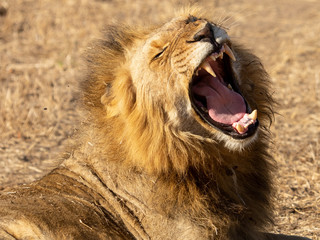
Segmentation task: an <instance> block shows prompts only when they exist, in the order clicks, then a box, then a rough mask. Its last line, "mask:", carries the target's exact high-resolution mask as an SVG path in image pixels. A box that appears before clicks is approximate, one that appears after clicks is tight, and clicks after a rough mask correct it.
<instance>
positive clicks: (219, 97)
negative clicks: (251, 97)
mask: <svg viewBox="0 0 320 240" xmlns="http://www.w3.org/2000/svg"><path fill="white" fill-rule="evenodd" d="M192 90H193V92H194V93H195V94H197V95H200V96H203V97H205V98H206V99H207V108H208V113H209V116H210V117H211V118H212V119H213V120H214V121H216V122H219V123H223V124H233V123H234V122H237V121H239V120H240V119H241V118H242V117H243V116H244V114H245V112H246V105H245V102H244V99H243V98H242V96H241V95H240V94H238V93H236V92H234V91H232V90H230V89H229V88H227V87H226V86H225V85H224V84H222V83H221V81H220V80H219V79H218V77H216V78H215V77H212V76H205V77H204V78H203V79H201V81H200V82H199V83H197V84H196V85H194V86H193V88H192ZM199 104H201V103H199Z"/></svg>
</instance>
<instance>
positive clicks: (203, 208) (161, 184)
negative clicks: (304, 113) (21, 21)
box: [0, 10, 280, 240]
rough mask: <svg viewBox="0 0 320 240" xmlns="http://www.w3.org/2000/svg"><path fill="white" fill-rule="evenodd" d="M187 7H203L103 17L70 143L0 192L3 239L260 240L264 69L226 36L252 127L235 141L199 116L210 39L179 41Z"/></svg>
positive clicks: (265, 217) (268, 165) (188, 27)
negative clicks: (138, 21) (147, 18)
mask: <svg viewBox="0 0 320 240" xmlns="http://www.w3.org/2000/svg"><path fill="white" fill-rule="evenodd" d="M190 15H195V17H197V18H198V19H199V18H200V17H199V16H198V15H196V13H195V12H193V10H192V11H191V12H187V13H183V14H181V15H179V16H178V17H177V18H175V19H174V20H172V21H170V22H168V23H167V24H165V25H161V26H154V27H148V28H143V29H142V28H141V29H138V28H137V27H132V28H130V27H127V26H121V25H116V26H109V27H108V28H107V30H106V32H105V34H104V37H103V38H102V39H101V40H97V41H95V42H94V43H93V44H92V45H91V46H90V47H89V48H88V50H87V52H86V55H87V64H88V70H87V74H86V76H85V77H84V78H83V81H82V82H81V87H80V99H81V101H82V103H83V105H84V107H85V111H86V112H85V114H84V116H85V120H84V121H83V123H82V125H81V126H79V130H78V132H77V134H76V136H75V137H74V139H75V144H74V146H73V147H72V148H71V150H70V152H69V154H68V155H67V157H65V159H64V162H63V163H62V164H61V165H60V166H59V167H58V168H56V169H55V170H54V171H52V172H51V173H50V174H48V175H47V176H45V177H44V178H43V179H41V180H40V181H37V182H34V183H32V184H30V185H25V186H22V187H19V188H14V189H10V190H8V191H7V192H5V193H3V194H1V195H0V207H1V211H0V238H1V239H10V238H9V237H10V236H11V237H12V236H13V237H16V238H19V237H20V238H23V237H26V236H27V235H28V237H30V239H33V238H36V239H51V238H50V237H52V238H57V239H131V238H130V237H129V236H131V237H132V236H134V239H162V240H166V239H168V240H169V239H184V240H191V239H203V240H205V239H223V240H225V239H233V240H235V239H246V240H250V239H251V240H253V239H255V240H256V239H267V238H266V237H267V236H269V235H265V234H262V233H261V231H264V230H265V227H266V226H268V224H269V223H271V222H272V204H271V202H272V183H271V179H272V168H273V160H272V158H271V157H270V155H269V154H268V150H267V149H268V143H269V131H268V127H269V125H270V121H271V119H272V117H273V111H272V103H273V101H272V98H271V95H270V92H269V86H270V82H269V77H268V75H267V73H266V72H265V70H264V68H263V66H262V65H261V63H260V61H259V59H258V58H257V57H255V56H254V55H253V54H251V53H250V52H249V51H247V50H245V49H244V48H242V47H240V46H238V45H236V44H235V43H231V45H232V49H233V51H234V53H235V55H236V57H237V61H236V63H235V64H234V72H235V74H236V76H237V78H238V81H239V83H240V89H241V92H242V94H243V95H244V97H245V98H246V100H247V101H248V103H249V105H250V107H251V108H252V109H257V110H258V113H259V116H258V117H259V121H260V127H259V131H258V134H256V135H255V136H254V137H252V139H249V140H241V141H238V140H235V139H231V138H230V137H227V136H225V135H224V134H223V133H221V132H219V131H218V130H216V129H213V128H212V127H210V126H208V125H207V124H205V123H204V122H203V121H202V120H201V119H200V117H199V116H198V115H197V114H196V113H195V111H194V110H193V108H192V106H191V103H190V99H189V83H190V81H191V77H192V74H193V72H194V70H195V67H196V66H197V65H198V64H199V63H200V62H201V61H202V60H203V58H204V57H205V56H206V54H207V51H208V50H210V46H209V45H206V44H205V43H200V42H198V43H195V44H187V43H186V40H188V39H190V38H192V36H193V35H194V34H195V33H196V32H197V31H198V30H199V29H201V28H202V27H203V26H204V24H205V23H206V20H204V19H200V20H198V21H196V22H197V24H194V23H193V22H192V21H188V19H189V20H190V19H191V20H192V19H193V18H190ZM193 20H194V19H193ZM198 23H199V24H198ZM164 48H165V49H164ZM161 52H163V53H162V54H160V53H161ZM155 56H156V57H155ZM17 226H18V227H17ZM270 236H271V235H270ZM270 236H269V237H270ZM268 239H280V238H276V237H274V238H273V237H272V238H271V237H270V238H268Z"/></svg>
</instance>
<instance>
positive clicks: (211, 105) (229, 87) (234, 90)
mask: <svg viewBox="0 0 320 240" xmlns="http://www.w3.org/2000/svg"><path fill="white" fill-rule="evenodd" d="M236 60H237V59H236V56H235V54H234V53H233V51H232V49H231V46H230V45H229V43H228V42H227V41H225V42H221V43H220V44H219V47H218V49H217V50H216V51H213V52H209V53H208V54H207V55H206V57H205V58H204V60H203V61H202V62H201V63H200V64H199V66H198V67H197V68H196V69H195V71H194V74H193V77H192V80H191V83H190V87H189V95H190V99H191V103H192V106H193V109H194V110H195V112H196V113H197V114H198V115H200V117H201V118H202V120H204V122H205V123H206V124H209V125H210V126H211V127H213V128H215V129H218V130H219V131H221V132H223V133H224V134H227V135H229V136H231V137H232V138H234V139H245V138H248V137H251V136H252V135H254V134H255V133H256V130H257V128H258V125H259V121H258V119H257V111H256V110H254V111H252V110H251V108H250V106H249V105H248V103H247V101H246V100H245V99H244V97H243V96H242V94H241V92H240V90H239V86H238V83H237V81H236V80H235V79H236V78H235V76H234V74H235V73H234V72H233V70H232V64H233V62H235V61H236ZM206 85H207V86H206ZM210 92H213V93H212V94H211V93H210ZM220 95H224V96H222V97H221V99H222V100H219V99H220ZM242 101H243V102H242ZM220 102H221V104H220ZM233 102H235V103H233ZM237 102H242V103H237ZM229 108H230V109H232V110H231V112H232V114H228V113H226V114H224V112H227V111H229ZM219 111H220V112H219ZM221 112H222V113H221ZM223 115H225V117H224V116H223Z"/></svg>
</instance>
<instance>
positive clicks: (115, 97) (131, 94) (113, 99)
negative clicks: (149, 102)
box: [101, 69, 136, 117]
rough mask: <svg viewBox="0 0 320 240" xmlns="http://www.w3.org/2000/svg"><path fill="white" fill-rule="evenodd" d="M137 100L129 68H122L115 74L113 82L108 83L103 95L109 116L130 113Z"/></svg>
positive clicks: (102, 98) (102, 100)
mask: <svg viewBox="0 0 320 240" xmlns="http://www.w3.org/2000/svg"><path fill="white" fill-rule="evenodd" d="M135 102H136V90H135V87H134V85H133V83H132V78H131V74H130V72H129V71H128V70H125V69H121V70H118V71H117V72H116V74H115V78H114V80H113V82H112V84H107V88H106V92H105V93H104V94H103V95H102V96H101V103H102V104H103V105H104V107H105V109H106V111H107V116H108V117H114V116H117V115H120V114H121V115H125V116H127V115H129V114H130V112H131V111H132V108H133V106H134V104H135Z"/></svg>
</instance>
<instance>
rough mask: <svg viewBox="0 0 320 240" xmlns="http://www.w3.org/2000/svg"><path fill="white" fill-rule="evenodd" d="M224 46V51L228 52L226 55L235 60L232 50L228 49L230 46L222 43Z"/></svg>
mask: <svg viewBox="0 0 320 240" xmlns="http://www.w3.org/2000/svg"><path fill="white" fill-rule="evenodd" d="M224 48H225V53H226V54H228V56H229V57H230V58H231V59H232V60H233V61H236V57H235V56H234V54H233V52H232V50H231V49H230V47H229V46H228V45H227V44H224Z"/></svg>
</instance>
